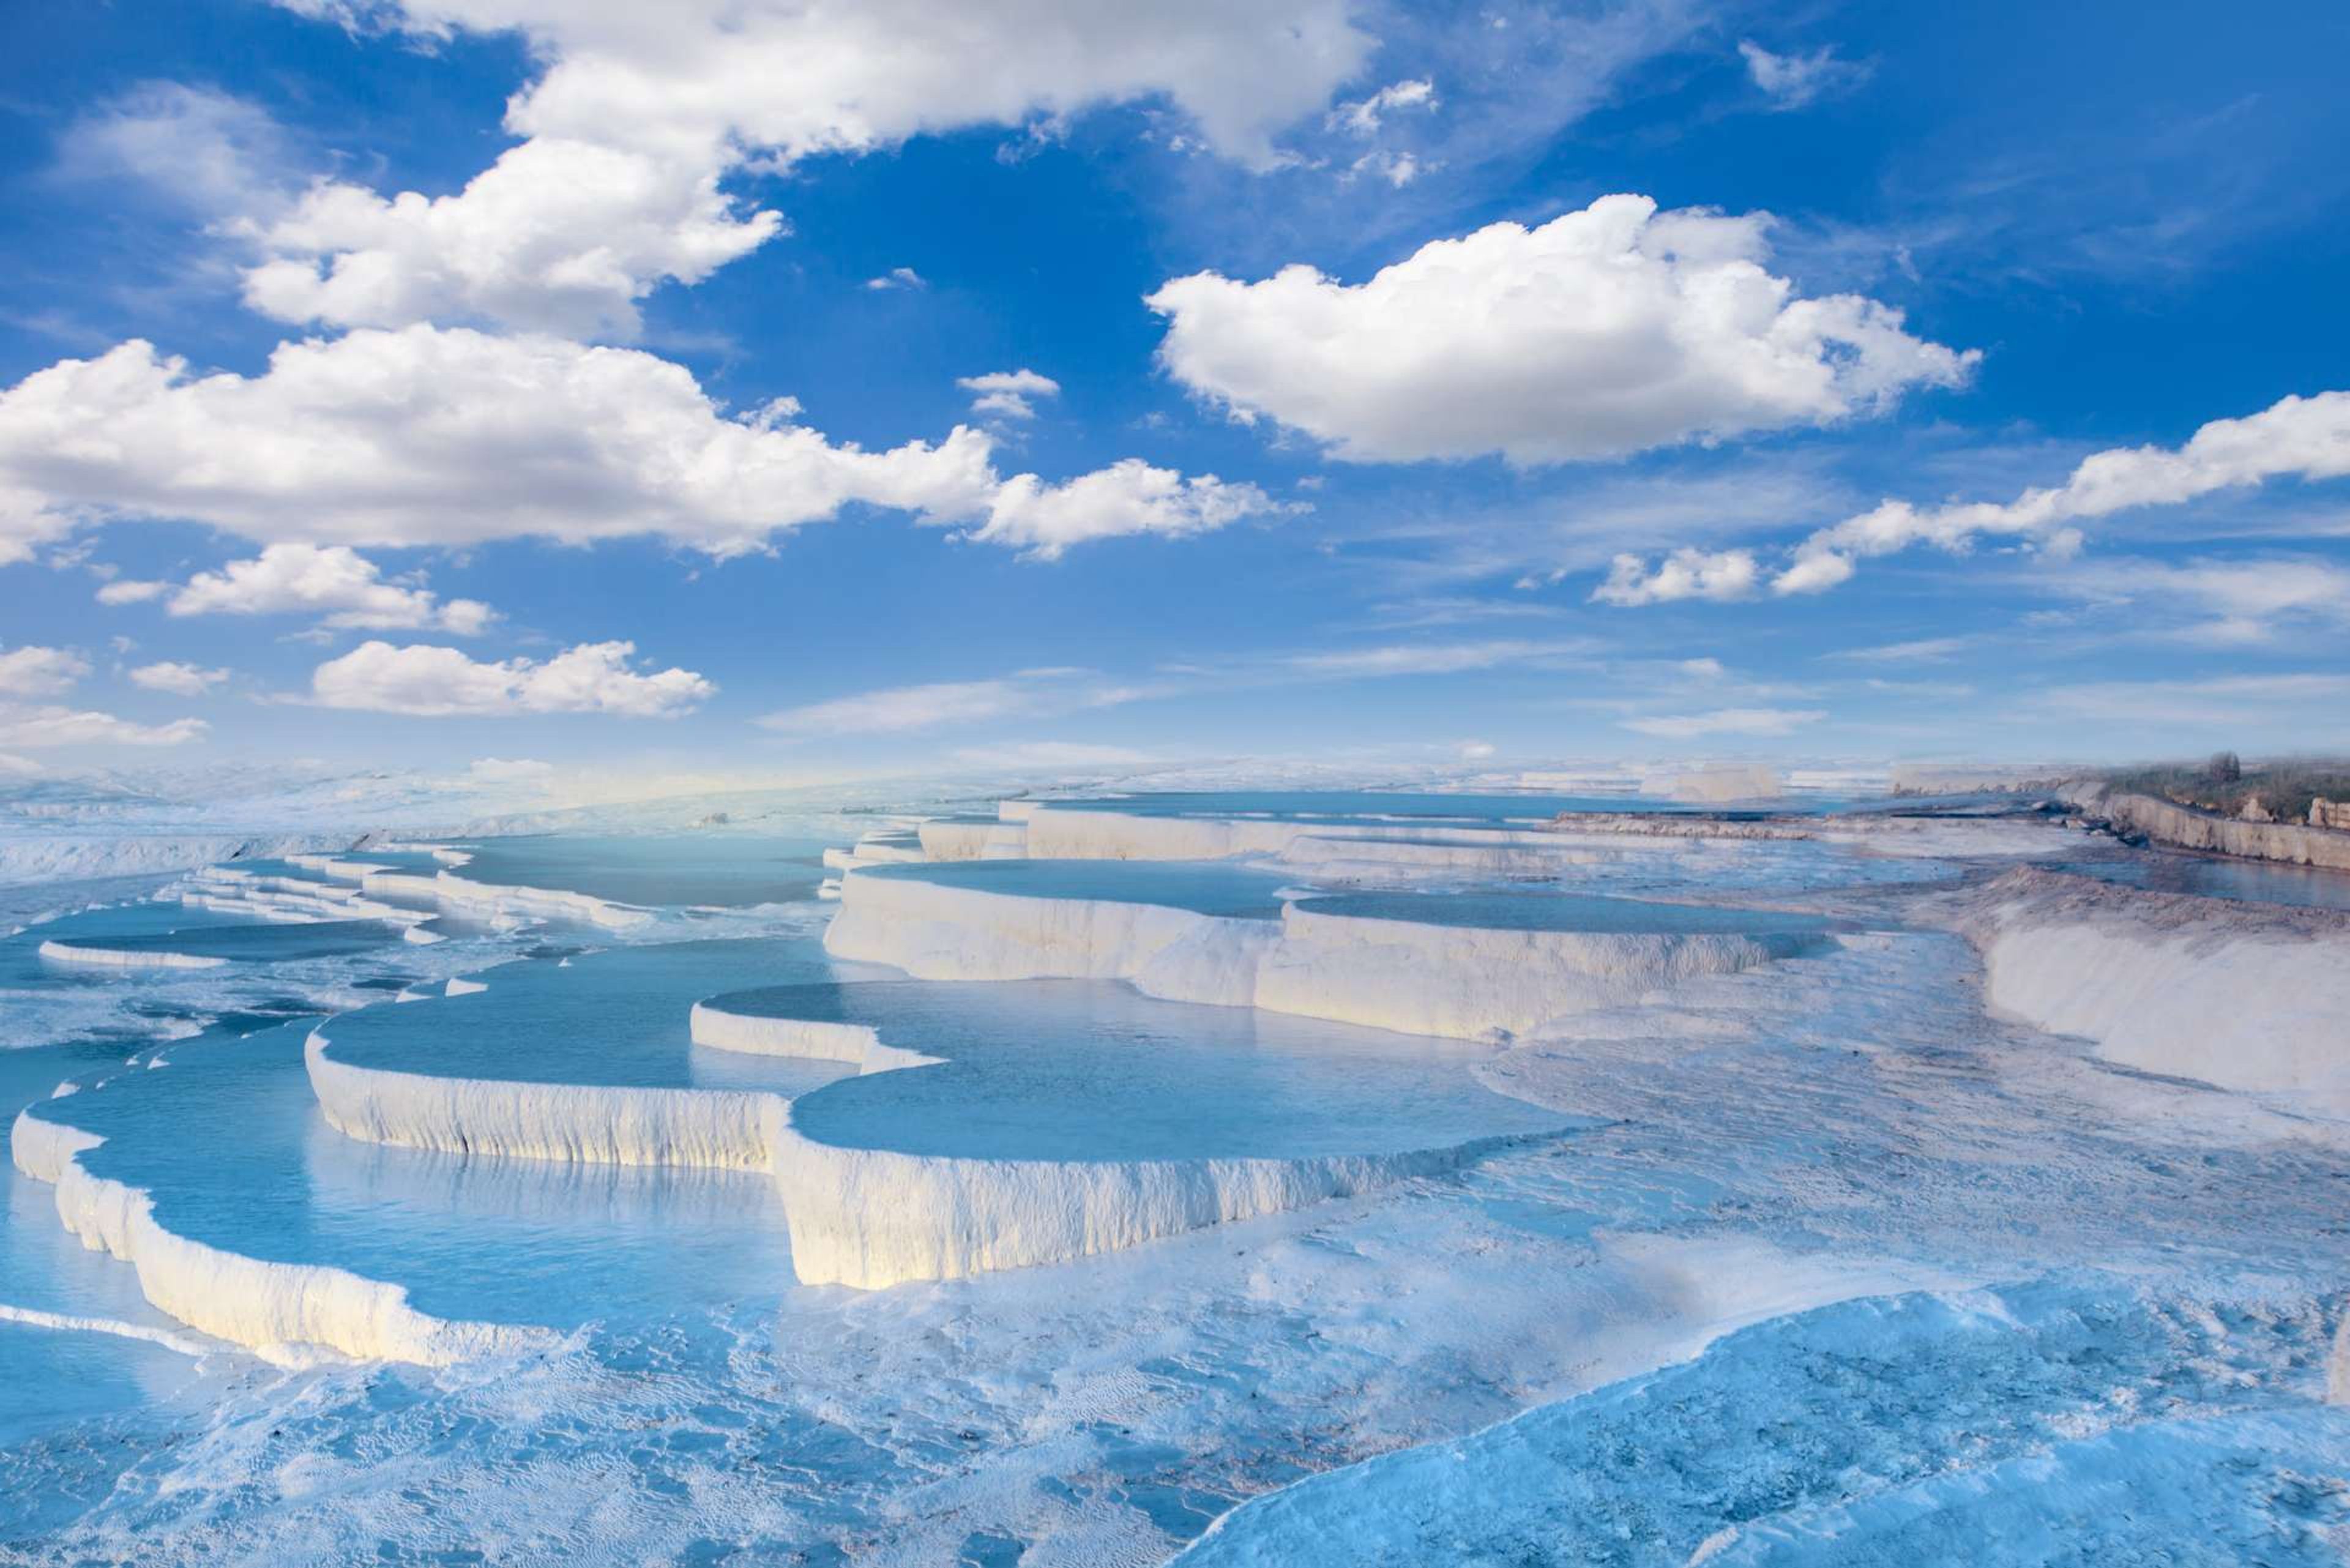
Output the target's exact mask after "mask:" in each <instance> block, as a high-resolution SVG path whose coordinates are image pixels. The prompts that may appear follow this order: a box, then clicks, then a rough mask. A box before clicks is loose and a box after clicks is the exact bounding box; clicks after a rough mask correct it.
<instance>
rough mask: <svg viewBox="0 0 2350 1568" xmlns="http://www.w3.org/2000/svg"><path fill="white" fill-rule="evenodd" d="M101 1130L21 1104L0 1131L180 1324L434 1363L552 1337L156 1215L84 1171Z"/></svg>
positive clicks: (143, 1192) (129, 1192) (270, 1347)
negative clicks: (238, 1248) (259, 1253)
mask: <svg viewBox="0 0 2350 1568" xmlns="http://www.w3.org/2000/svg"><path fill="white" fill-rule="evenodd" d="M51 1114H52V1116H54V1115H55V1113H54V1112H52V1113H51ZM105 1141H106V1140H105V1139H104V1138H102V1137H99V1136H98V1135H97V1134H95V1133H90V1132H86V1131H84V1130H82V1129H81V1128H79V1127H73V1126H70V1125H68V1124H67V1123H65V1122H61V1121H57V1120H52V1119H50V1118H49V1117H46V1116H36V1115H35V1114H34V1113H33V1111H31V1110H29V1109H28V1110H26V1111H23V1112H21V1113H19V1114H18V1116H17V1117H16V1126H15V1127H14V1128H13V1129H12V1130H11V1132H10V1135H9V1147H10V1149H11V1152H12V1156H13V1158H15V1160H16V1168H17V1169H18V1170H21V1171H23V1172H24V1173H25V1174H26V1176H28V1177H31V1178H32V1179H34V1180H36V1181H44V1182H47V1183H49V1184H50V1185H51V1186H52V1187H53V1188H55V1189H56V1198H57V1217H58V1219H60V1220H63V1221H64V1223H65V1227H66V1229H67V1230H68V1231H72V1232H73V1233H74V1234H75V1235H77V1236H78V1237H80V1238H81V1241H82V1245H84V1246H86V1247H88V1248H91V1249H92V1250H94V1251H95V1250H103V1251H107V1252H109V1253H111V1254H112V1255H113V1256H114V1257H116V1258H119V1259H120V1260H121V1261H122V1262H126V1263H129V1264H130V1266H131V1268H132V1269H133V1270H135V1271H136V1272H137V1273H138V1275H139V1288H140V1292H141V1293H144V1294H145V1296H146V1298H147V1299H148V1301H149V1302H151V1303H153V1304H154V1306H155V1307H156V1309H157V1310H159V1311H161V1312H162V1313H165V1314H169V1315H170V1316H172V1317H173V1318H176V1319H178V1320H179V1321H180V1322H182V1323H183V1324H187V1325H188V1326H189V1327H191V1328H193V1329H197V1330H199V1331H201V1332H203V1333H204V1334H211V1335H212V1336H213V1337H214V1338H215V1339H221V1340H225V1341H227V1342H229V1343H230V1344H232V1345H243V1346H244V1347H245V1348H247V1349H249V1350H252V1351H254V1352H255V1353H256V1354H258V1355H262V1356H264V1357H265V1358H266V1359H269V1360H272V1361H276V1362H279V1363H282V1364H300V1363H302V1362H305V1361H308V1360H314V1359H316V1357H317V1353H318V1352H319V1351H321V1350H326V1351H331V1352H335V1353H337V1354H339V1355H348V1356H355V1357H358V1358H360V1359H363V1360H380V1361H407V1362H414V1363H417V1364H419V1365H421V1366H446V1365H449V1364H450V1363H452V1362H457V1361H463V1360H467V1359H470V1358H472V1357H474V1356H479V1355H489V1354H492V1353H494V1352H499V1351H511V1350H518V1349H527V1348H531V1347H533V1346H537V1345H546V1344H550V1343H552V1339H553V1336H552V1335H551V1334H549V1333H548V1332H547V1331H546V1330H543V1329H536V1328H523V1327H514V1326H508V1325H505V1324H486V1323H466V1322H462V1321H454V1320H451V1319H446V1318H438V1317H434V1316H432V1314H428V1313H422V1312H419V1311H417V1310H416V1309H415V1308H414V1307H412V1306H411V1305H409V1304H408V1292H407V1290H406V1289H405V1288H404V1287H402V1286H400V1285H395V1284H390V1283H387V1282H384V1281H381V1280H371V1279H368V1278H365V1277H364V1276H361V1275H359V1274H355V1273H352V1272H349V1271H348V1270H345V1269H336V1268H328V1267H326V1266H324V1265H321V1264H315V1263H282V1262H269V1261H267V1260H265V1259H260V1258H250V1257H246V1256H245V1255H244V1254H243V1253H240V1252H232V1251H227V1250H225V1249H224V1248H220V1247H214V1246H212V1245H210V1244H208V1243H206V1242H203V1241H194V1240H192V1239H191V1238H189V1237H186V1236H182V1235H180V1234H178V1233H177V1232H175V1231H171V1230H168V1229H166V1228H165V1227H164V1225H163V1224H162V1223H161V1221H160V1220H157V1219H156V1218H155V1204H154V1199H153V1196H152V1195H151V1193H149V1192H148V1191H147V1189H144V1188H139V1187H132V1186H130V1185H129V1184H127V1183H124V1182H120V1181H117V1180H114V1179H111V1178H108V1177H102V1176H97V1175H94V1174H92V1173H91V1172H90V1170H89V1169H88V1167H87V1166H85V1165H84V1164H83V1163H82V1158H81V1157H82V1156H84V1155H86V1154H88V1152H89V1151H90V1150H92V1149H95V1148H98V1147H100V1146H101V1145H103V1144H104V1143H105Z"/></svg>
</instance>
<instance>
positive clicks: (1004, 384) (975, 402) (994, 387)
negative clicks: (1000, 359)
mask: <svg viewBox="0 0 2350 1568" xmlns="http://www.w3.org/2000/svg"><path fill="white" fill-rule="evenodd" d="M955 385H956V386H958V387H961V388H962V389H963V390H964V391H966V392H976V393H978V394H979V395H978V396H977V397H975V398H973V399H972V400H971V411H972V413H975V414H994V415H996V416H998V417H999V418H1002V419H1007V420H1029V419H1035V417H1036V400H1037V399H1038V398H1057V397H1059V396H1060V395H1061V383H1060V382H1058V381H1055V379H1053V378H1052V377H1050V376H1045V375H1040V374H1038V373H1037V372H1036V371H1035V370H1030V369H1018V370H990V371H988V372H987V373H986V374H985V375H983V376H958V377H957V378H955Z"/></svg>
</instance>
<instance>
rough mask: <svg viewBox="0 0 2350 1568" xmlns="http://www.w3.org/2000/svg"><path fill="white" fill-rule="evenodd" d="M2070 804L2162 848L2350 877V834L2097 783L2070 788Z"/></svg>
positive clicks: (2087, 783) (2066, 792)
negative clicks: (2218, 812)
mask: <svg viewBox="0 0 2350 1568" xmlns="http://www.w3.org/2000/svg"><path fill="white" fill-rule="evenodd" d="M2065 798H2066V799H2067V800H2069V801H2072V802H2074V804H2076V805H2080V806H2081V807H2083V808H2084V809H2085V810H2088V811H2091V812H2094V813H2095V814H2096V815H2101V816H2103V817H2105V818H2106V820H2107V821H2108V822H2110V823H2111V824H2112V825H2113V826H2115V827H2116V829H2118V830H2120V831H2121V832H2123V833H2126V834H2127V833H2137V834H2142V835H2144V836H2146V837H2147V838H2150V839H2152V840H2154V841H2155V842H2156V843H2158V844H2169V845H2175V846H2178V847H2179V848H2182V849H2208V850H2210V851H2213V852H2214V853H2217V854H2220V855H2237V856H2241V857H2244V858H2245V859H2248V860H2275V861H2281V862H2282V863H2284V864H2286V865H2289V866H2319V867H2326V868H2327V869H2330V870H2335V871H2350V833H2338V832H2334V831H2333V830H2332V829H2331V828H2329V827H2326V826H2317V827H2310V826H2303V825H2302V824H2300V823H2293V822H2245V821H2241V820H2239V819H2237V818H2234V817H2227V816H2213V815H2210V814H2209V813H2206V812H2199V811H2189V809H2187V808H2186V807H2184V806H2179V805H2172V804H2170V803H2169V802H2168V801H2164V800H2157V799H2155V798H2154V797H2153V796H2151V795H2143V794H2116V793H2114V792H2111V791H2108V790H2107V789H2106V786H2105V785H2104V784H2096V783H2093V782H2084V783H2081V784H2074V785H2073V786H2070V787H2069V788H2068V789H2067V790H2066V791H2065ZM2333 809H2334V810H2335V811H2341V810H2343V809H2344V808H2342V807H2340V806H2335V807H2334V808H2333ZM2311 811H2312V814H2313V815H2315V812H2316V808H2315V807H2314V806H2313V807H2312V808H2311Z"/></svg>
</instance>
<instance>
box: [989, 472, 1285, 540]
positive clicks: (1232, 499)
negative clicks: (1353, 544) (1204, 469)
mask: <svg viewBox="0 0 2350 1568" xmlns="http://www.w3.org/2000/svg"><path fill="white" fill-rule="evenodd" d="M1303 510H1305V508H1304V506H1303V505H1302V504H1298V503H1296V502H1281V501H1275V500H1274V499H1273V498H1272V497H1271V496H1269V495H1267V494H1266V493H1264V492H1263V490H1261V489H1259V488H1258V487H1257V486H1255V485H1253V484H1240V483H1226V482H1225V481H1223V480H1221V479H1218V478H1217V477H1216V476H1215V475H1214V474H1212V473H1208V474H1198V475H1194V476H1192V477H1190V478H1186V477H1185V476H1184V475H1182V474H1180V473H1178V472H1176V471H1175V470H1173V469H1171V468H1154V467H1152V466H1151V465H1150V464H1149V463H1147V462H1143V461H1142V460H1141V459H1139V458H1132V457H1129V458H1126V459H1124V460H1122V461H1120V462H1115V463H1112V464H1111V465H1110V466H1109V467H1107V468H1104V469H1097V470H1096V471H1095V472H1091V473H1087V474H1082V475H1080V476H1079V477H1077V478H1076V479H1072V480H1070V481H1068V482H1067V483H1063V484H1048V483H1045V481H1044V480H1042V479H1039V478H1038V477H1037V476H1036V475H1035V474H1033V473H1022V474H1015V475H1014V476H1013V477H1012V478H1010V479H1008V480H1006V481H1004V483H1003V487H1002V488H1001V489H999V490H998V491H997V492H996V493H995V496H994V499H993V501H992V502H991V503H990V504H989V505H988V508H987V515H986V521H984V522H983V523H982V524H980V525H979V526H977V527H975V528H972V529H970V530H968V531H967V532H966V534H965V535H964V537H966V538H971V539H976V540H978V541H980V542H981V543H983V544H988V545H1007V546H1010V547H1011V548H1014V549H1017V550H1021V551H1024V552H1025V553H1026V554H1027V555H1028V556H1030V557H1031V558H1033V559H1036V560H1045V561H1049V560H1054V559H1055V558H1057V557H1058V556H1061V555H1062V554H1063V553H1064V552H1066V550H1068V549H1069V548H1070V546H1072V545H1083V544H1087V543H1090V542H1091V541H1093V540H1097V539H1114V538H1118V537H1122V536H1125V535H1136V534H1156V535H1160V536H1162V537H1166V538H1174V539H1180V538H1184V537H1187V536H1189V535H1194V534H1207V533H1212V532H1213V531H1214V530H1216V529H1218V528H1222V527H1223V526H1225V525H1226V524H1232V523H1236V522H1239V521H1240V520H1241V519H1242V518H1243V517H1257V516H1276V515H1281V514H1287V513H1293V512H1300V511H1303Z"/></svg>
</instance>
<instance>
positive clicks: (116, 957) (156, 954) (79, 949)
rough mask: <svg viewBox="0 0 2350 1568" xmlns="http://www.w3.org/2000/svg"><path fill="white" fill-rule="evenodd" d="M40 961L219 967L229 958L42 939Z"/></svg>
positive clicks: (100, 965) (102, 965)
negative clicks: (44, 940) (90, 945)
mask: <svg viewBox="0 0 2350 1568" xmlns="http://www.w3.org/2000/svg"><path fill="white" fill-rule="evenodd" d="M40 956H41V958H42V960H43V961H46V962H48V963H64V964H78V965H81V966H82V967H84V968H86V969H219V968H221V967H222V966H224V965H225V964H226V963H227V962H228V960H226V959H224V958H215V957H212V956H210V955H208V954H204V953H175V952H165V951H162V950H158V949H148V948H100V947H84V946H82V945H81V944H80V943H78V942H57V941H48V942H43V943H42V944H41V947H40Z"/></svg>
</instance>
